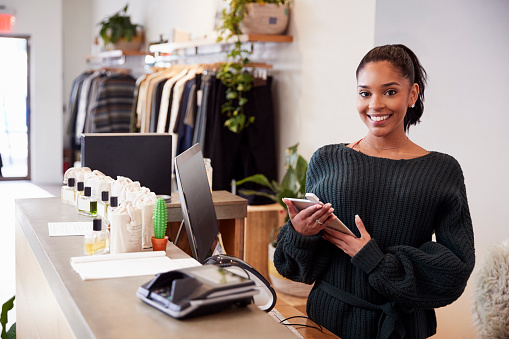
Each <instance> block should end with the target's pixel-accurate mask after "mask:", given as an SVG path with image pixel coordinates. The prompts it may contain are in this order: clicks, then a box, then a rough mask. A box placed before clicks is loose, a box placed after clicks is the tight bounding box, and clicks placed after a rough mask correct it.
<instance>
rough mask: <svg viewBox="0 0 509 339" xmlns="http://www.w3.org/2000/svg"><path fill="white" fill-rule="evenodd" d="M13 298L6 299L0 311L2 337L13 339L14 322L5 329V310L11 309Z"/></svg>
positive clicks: (6, 320)
mask: <svg viewBox="0 0 509 339" xmlns="http://www.w3.org/2000/svg"><path fill="white" fill-rule="evenodd" d="M14 298H15V297H12V298H11V299H9V300H7V301H6V302H5V303H4V304H3V305H2V313H1V314H0V323H1V324H2V336H1V337H2V339H4V338H6V339H15V338H16V323H14V324H12V325H11V327H10V328H9V330H8V331H7V322H8V318H7V312H8V311H10V310H12V308H13V307H14Z"/></svg>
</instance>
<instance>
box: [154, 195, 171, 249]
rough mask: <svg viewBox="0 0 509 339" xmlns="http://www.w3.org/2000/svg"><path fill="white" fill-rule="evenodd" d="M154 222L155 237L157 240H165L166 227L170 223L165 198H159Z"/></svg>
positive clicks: (155, 207)
mask: <svg viewBox="0 0 509 339" xmlns="http://www.w3.org/2000/svg"><path fill="white" fill-rule="evenodd" d="M152 221H153V223H154V237H155V238H156V239H163V238H164V236H165V235H166V225H167V221H168V212H167V211H166V202H165V201H164V199H163V198H157V200H156V203H155V204H154V214H153V216H152Z"/></svg>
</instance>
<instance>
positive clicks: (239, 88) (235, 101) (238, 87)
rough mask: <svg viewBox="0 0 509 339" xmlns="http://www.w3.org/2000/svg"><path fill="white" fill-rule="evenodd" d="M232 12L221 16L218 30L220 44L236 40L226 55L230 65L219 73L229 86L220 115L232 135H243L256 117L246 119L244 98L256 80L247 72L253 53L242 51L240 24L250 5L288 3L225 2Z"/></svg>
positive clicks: (279, 0)
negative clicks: (220, 24)
mask: <svg viewBox="0 0 509 339" xmlns="http://www.w3.org/2000/svg"><path fill="white" fill-rule="evenodd" d="M225 1H227V2H228V4H229V9H226V8H225V9H224V10H223V13H222V20H223V23H222V26H220V27H219V28H218V31H219V37H218V38H217V41H218V42H221V41H231V40H234V45H233V48H232V50H231V51H230V52H229V53H228V54H227V62H226V63H225V64H223V65H222V66H221V68H220V70H219V71H218V73H217V78H218V79H220V80H221V82H222V83H223V84H224V85H225V86H226V100H227V101H226V102H225V103H224V104H223V105H222V106H221V112H222V113H224V114H226V115H227V117H228V119H227V120H226V122H225V123H224V125H225V126H226V127H228V129H230V131H232V132H234V133H240V132H242V130H244V128H246V127H248V126H249V125H250V124H252V123H253V122H254V120H255V117H246V115H245V113H244V105H245V104H246V103H247V101H248V100H247V98H246V96H245V94H246V92H249V91H250V90H251V88H252V87H253V81H254V78H253V76H252V75H251V74H250V73H249V72H247V71H246V69H245V68H246V66H248V65H249V63H250V60H249V57H250V56H251V53H252V52H251V51H249V50H246V49H243V48H242V42H241V40H240V35H242V31H241V28H240V24H241V23H242V20H244V17H245V15H246V13H247V5H248V4H250V3H259V4H263V3H271V4H279V5H284V4H286V3H288V0H225Z"/></svg>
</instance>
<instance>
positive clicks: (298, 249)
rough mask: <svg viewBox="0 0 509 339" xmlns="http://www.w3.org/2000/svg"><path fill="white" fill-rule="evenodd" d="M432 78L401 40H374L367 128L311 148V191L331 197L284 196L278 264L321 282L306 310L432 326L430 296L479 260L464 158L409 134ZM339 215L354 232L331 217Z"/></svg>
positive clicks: (446, 293)
mask: <svg viewBox="0 0 509 339" xmlns="http://www.w3.org/2000/svg"><path fill="white" fill-rule="evenodd" d="M424 79H425V72H424V69H422V67H421V65H420V63H419V61H418V60H417V57H415V55H414V54H413V52H412V51H410V50H409V49H408V48H407V47H405V46H402V45H386V46H380V47H376V48H374V49H373V50H371V51H370V52H368V53H367V54H366V56H365V57H364V58H363V59H362V61H361V63H360V65H359V67H358V70H357V85H358V87H357V88H358V96H357V110H358V112H359V115H360V117H361V119H362V120H363V122H364V123H365V124H366V127H367V135H366V136H365V137H364V138H362V139H360V140H359V141H357V142H355V143H351V144H348V145H347V144H345V143H341V144H331V145H327V146H324V147H321V148H320V149H318V150H317V151H316V152H315V153H314V154H313V156H312V158H311V160H310V162H309V166H308V170H307V174H306V178H307V180H306V192H310V193H314V194H316V196H317V197H318V198H319V199H320V201H323V202H324V205H321V206H319V207H309V208H306V209H304V210H302V211H300V212H298V211H297V210H296V209H295V207H294V205H293V204H292V203H291V201H289V200H287V199H286V200H285V203H286V204H287V205H288V214H289V216H290V221H289V222H288V223H287V224H286V225H285V226H284V227H283V228H282V229H281V231H280V233H279V235H278V238H277V240H278V246H277V248H276V251H275V254H274V264H275V267H276V268H277V270H278V272H279V273H280V274H281V275H283V276H285V277H287V278H289V279H292V280H296V281H300V282H304V283H307V284H311V283H314V287H313V289H312V290H311V292H310V294H309V297H308V301H307V313H308V315H309V316H310V318H311V319H312V320H314V321H315V322H317V323H319V324H321V325H323V326H324V327H326V328H327V329H329V330H330V331H332V332H334V333H335V334H337V335H338V336H340V337H341V338H356V339H357V338H366V339H367V338H394V337H398V338H427V337H430V336H432V335H433V334H435V333H436V327H437V324H436V317H435V312H434V308H438V307H442V306H445V305H448V304H450V303H452V302H454V301H455V300H456V299H457V298H459V297H460V295H461V294H462V293H463V291H464V289H465V286H466V283H467V280H468V278H469V276H470V273H471V272H472V269H473V267H474V263H475V251H474V237H473V231H472V221H471V218H470V211H469V207H468V202H467V196H466V189H465V184H464V178H463V173H462V170H461V167H460V165H459V163H458V162H457V161H456V160H455V159H454V158H453V157H452V156H450V155H447V154H444V153H439V152H434V151H433V152H428V151H426V150H425V149H424V148H422V147H420V146H418V145H416V144H415V143H413V142H412V141H411V140H410V139H409V138H408V137H407V135H406V131H407V130H408V128H409V126H411V125H415V124H416V123H417V122H418V121H419V118H420V117H421V115H422V112H423V103H422V100H423V97H424V87H425V86H424V82H425V81H424ZM414 105H415V106H414ZM333 212H334V214H333ZM336 216H337V217H336ZM336 218H339V219H340V220H342V221H343V222H344V224H345V225H346V226H347V227H349V229H350V230H351V231H352V232H353V233H354V236H351V235H346V234H344V233H341V232H338V231H335V230H334V229H332V228H330V227H327V226H328V225H329V224H331V223H332V222H333V221H334V220H335V219H336ZM433 234H435V236H436V241H434V240H433Z"/></svg>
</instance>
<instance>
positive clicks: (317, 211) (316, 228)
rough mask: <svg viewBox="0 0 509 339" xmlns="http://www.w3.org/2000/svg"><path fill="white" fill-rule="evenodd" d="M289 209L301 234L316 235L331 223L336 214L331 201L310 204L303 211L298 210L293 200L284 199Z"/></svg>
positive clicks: (293, 223) (296, 228)
mask: <svg viewBox="0 0 509 339" xmlns="http://www.w3.org/2000/svg"><path fill="white" fill-rule="evenodd" d="M283 202H284V203H285V204H286V207H287V209H288V215H289V216H290V220H291V221H292V225H293V228H294V229H295V230H296V231H297V232H298V233H300V234H302V235H306V236H311V235H316V234H318V232H320V231H321V230H323V229H324V228H325V227H326V226H327V225H329V224H330V223H331V222H332V220H334V218H335V216H334V215H333V214H332V213H333V212H334V208H332V207H331V204H330V203H327V204H325V205H324V204H322V203H319V204H316V205H313V206H309V207H308V208H306V209H303V210H302V211H300V212H299V211H297V209H296V208H295V206H294V205H293V203H292V201H291V200H288V199H283Z"/></svg>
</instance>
